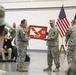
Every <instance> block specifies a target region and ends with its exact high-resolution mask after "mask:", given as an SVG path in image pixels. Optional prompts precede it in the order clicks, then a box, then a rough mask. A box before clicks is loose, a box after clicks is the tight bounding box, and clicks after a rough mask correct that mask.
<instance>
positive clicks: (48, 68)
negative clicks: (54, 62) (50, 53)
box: [43, 67, 52, 71]
mask: <svg viewBox="0 0 76 75" xmlns="http://www.w3.org/2000/svg"><path fill="white" fill-rule="evenodd" d="M43 71H52V69H51V67H47V68H46V69H43Z"/></svg>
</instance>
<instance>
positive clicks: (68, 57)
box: [67, 46, 76, 64]
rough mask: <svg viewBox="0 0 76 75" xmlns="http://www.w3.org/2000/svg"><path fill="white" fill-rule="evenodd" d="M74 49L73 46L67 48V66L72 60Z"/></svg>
mask: <svg viewBox="0 0 76 75" xmlns="http://www.w3.org/2000/svg"><path fill="white" fill-rule="evenodd" d="M75 49H76V47H75V46H68V48H67V61H68V64H71V63H72V61H73V59H74V51H75Z"/></svg>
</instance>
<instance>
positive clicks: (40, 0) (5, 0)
mask: <svg viewBox="0 0 76 75" xmlns="http://www.w3.org/2000/svg"><path fill="white" fill-rule="evenodd" d="M43 1H66V0H0V3H11V2H14V3H15V2H43Z"/></svg>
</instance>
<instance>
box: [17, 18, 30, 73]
mask: <svg viewBox="0 0 76 75" xmlns="http://www.w3.org/2000/svg"><path fill="white" fill-rule="evenodd" d="M27 32H28V30H27V21H26V20H25V19H23V20H22V21H21V25H20V26H19V27H18V28H17V36H16V37H17V38H16V40H17V42H16V43H17V53H18V57H17V71H19V72H27V71H28V70H25V69H24V60H25V58H26V57H25V56H26V52H27V45H28V40H29V38H28V34H27Z"/></svg>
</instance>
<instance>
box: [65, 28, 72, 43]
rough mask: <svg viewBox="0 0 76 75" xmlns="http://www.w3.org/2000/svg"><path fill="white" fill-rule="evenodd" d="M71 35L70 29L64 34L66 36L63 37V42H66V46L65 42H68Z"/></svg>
mask: <svg viewBox="0 0 76 75" xmlns="http://www.w3.org/2000/svg"><path fill="white" fill-rule="evenodd" d="M71 33H72V31H71V28H70V29H69V30H68V31H67V32H66V35H65V37H66V39H65V42H66V44H67V42H68V40H69V38H70V36H71Z"/></svg>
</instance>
